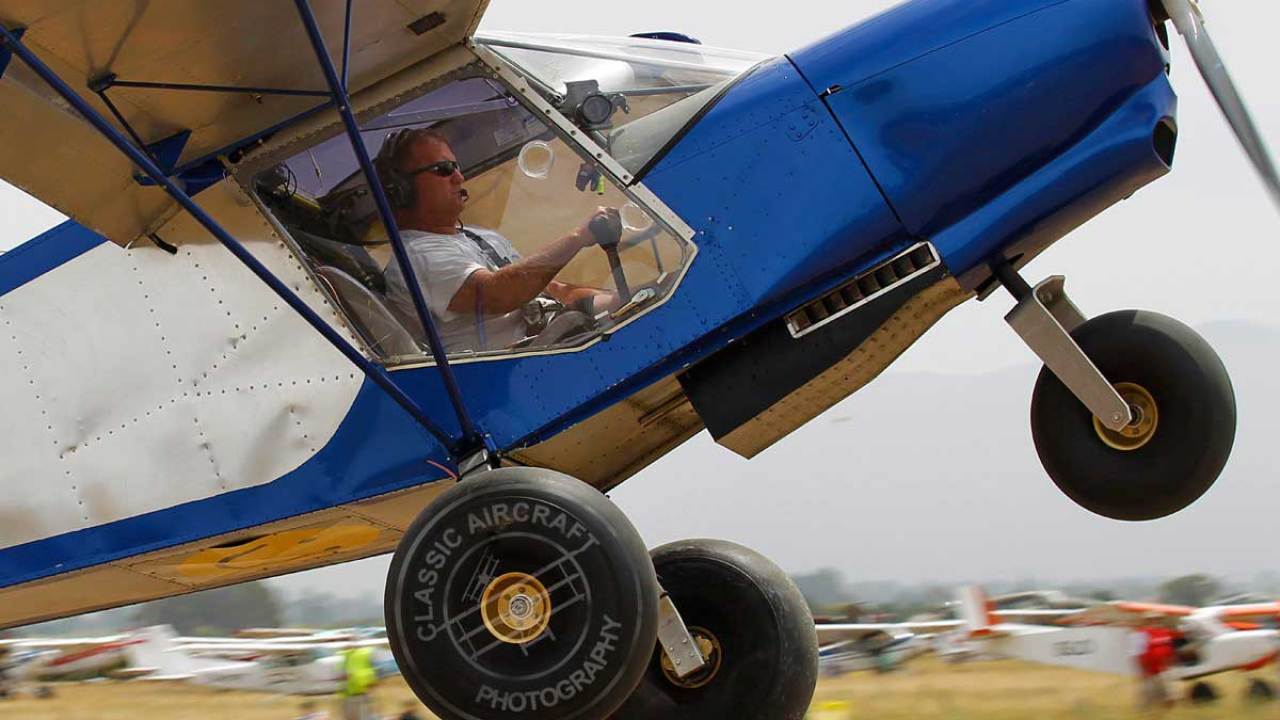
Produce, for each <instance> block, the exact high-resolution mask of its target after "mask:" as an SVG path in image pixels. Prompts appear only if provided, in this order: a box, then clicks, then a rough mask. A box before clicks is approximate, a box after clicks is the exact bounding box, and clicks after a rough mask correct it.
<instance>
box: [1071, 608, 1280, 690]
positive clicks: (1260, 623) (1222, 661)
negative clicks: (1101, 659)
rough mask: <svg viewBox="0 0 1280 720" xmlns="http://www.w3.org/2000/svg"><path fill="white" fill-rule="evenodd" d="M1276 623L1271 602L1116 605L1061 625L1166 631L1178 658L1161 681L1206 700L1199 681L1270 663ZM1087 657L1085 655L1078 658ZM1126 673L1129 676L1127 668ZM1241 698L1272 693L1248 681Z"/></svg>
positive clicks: (1275, 653)
mask: <svg viewBox="0 0 1280 720" xmlns="http://www.w3.org/2000/svg"><path fill="white" fill-rule="evenodd" d="M1277 620H1280V603H1276V602H1265V603H1250V604H1242V605H1214V606H1208V607H1199V608H1197V607H1189V606H1183V605H1167V604H1159V603H1142V602H1128V601H1117V602H1110V603H1106V604H1103V605H1098V606H1096V607H1092V608H1089V609H1088V610H1085V611H1084V612H1082V613H1080V614H1079V615H1076V616H1073V617H1069V618H1065V619H1064V620H1063V622H1065V623H1071V624H1074V625H1078V626H1090V625H1094V626H1107V628H1108V629H1112V630H1114V631H1116V632H1131V631H1128V630H1125V628H1131V627H1134V626H1139V625H1152V624H1160V625H1164V626H1166V627H1168V628H1170V629H1171V630H1173V631H1174V632H1175V638H1176V639H1175V645H1176V646H1177V647H1178V652H1177V653H1176V654H1175V661H1174V664H1173V665H1172V666H1171V667H1170V668H1169V670H1168V671H1167V672H1166V673H1165V677H1166V678H1167V679H1169V680H1176V681H1183V682H1192V683H1194V684H1193V685H1192V686H1191V689H1190V690H1189V693H1188V694H1189V696H1190V697H1191V698H1192V699H1195V700H1211V699H1213V698H1215V697H1217V695H1218V693H1217V691H1216V690H1214V689H1213V688H1212V686H1210V685H1208V684H1207V683H1206V682H1204V678H1207V677H1209V676H1212V675H1217V674H1219V673H1225V672H1231V671H1246V672H1247V671H1250V670H1257V669H1259V668H1262V667H1266V666H1267V665H1271V664H1273V663H1275V662H1276V660H1277V658H1278V657H1280V631H1277V630H1276V627H1275V626H1276V622H1277ZM1080 649H1081V650H1085V649H1092V648H1080ZM1088 656H1089V654H1088V653H1085V654H1084V655H1082V657H1088ZM1086 669H1091V668H1086ZM1130 672H1133V669H1132V663H1131V664H1130ZM1246 693H1247V696H1248V697H1249V698H1252V699H1271V698H1273V697H1275V694H1276V691H1275V687H1274V686H1273V685H1272V683H1269V682H1267V681H1266V680H1263V679H1261V678H1252V679H1251V680H1250V681H1249V685H1248V688H1247V690H1246Z"/></svg>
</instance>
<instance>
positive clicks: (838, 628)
mask: <svg viewBox="0 0 1280 720" xmlns="http://www.w3.org/2000/svg"><path fill="white" fill-rule="evenodd" d="M963 625H964V623H962V622H960V621H959V620H930V621H924V622H904V623H820V624H819V625H818V626H817V629H818V642H819V643H821V644H823V645H827V644H830V643H834V642H845V641H849V640H865V639H867V638H869V637H873V636H876V635H885V636H893V635H901V634H904V633H911V634H914V635H936V634H938V633H944V632H950V631H952V630H956V629H958V628H960V627H962V626H963Z"/></svg>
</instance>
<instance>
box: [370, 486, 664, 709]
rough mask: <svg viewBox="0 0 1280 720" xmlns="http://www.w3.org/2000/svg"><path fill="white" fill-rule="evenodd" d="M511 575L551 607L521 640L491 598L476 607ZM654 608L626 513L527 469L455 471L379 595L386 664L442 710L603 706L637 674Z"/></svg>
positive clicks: (652, 581) (649, 568) (650, 575)
mask: <svg viewBox="0 0 1280 720" xmlns="http://www.w3.org/2000/svg"><path fill="white" fill-rule="evenodd" d="M508 573H524V574H525V575H523V577H528V576H533V577H534V578H536V579H537V581H538V582H537V583H532V584H531V585H532V586H538V587H540V588H541V589H542V590H545V591H546V592H545V595H542V594H540V593H539V592H538V591H532V592H531V593H530V595H531V596H532V597H534V598H543V597H545V600H544V601H541V602H545V603H546V604H549V606H550V607H551V608H552V611H551V612H550V613H549V614H548V615H547V616H546V618H547V619H546V621H545V622H546V624H545V625H542V626H540V628H539V626H534V627H532V628H530V629H529V630H528V632H529V633H530V635H528V639H521V636H520V635H519V634H518V633H516V632H514V631H511V630H510V628H506V627H503V628H502V629H503V630H505V631H507V632H506V633H503V634H500V633H499V631H498V630H495V629H494V626H495V625H497V624H498V623H497V622H494V623H492V624H489V623H487V622H486V617H488V618H490V619H492V618H493V617H495V615H494V614H493V613H492V611H491V610H492V608H494V607H495V603H494V602H493V600H492V598H491V600H490V602H489V603H488V604H487V605H486V608H488V609H489V610H488V611H482V608H481V603H480V599H481V597H484V596H485V595H484V593H487V592H489V591H491V590H492V589H493V588H495V586H500V585H501V583H500V580H498V579H501V578H503V577H504V576H506V575H507V574H508ZM521 587H524V586H521ZM521 592H523V590H521ZM532 606H533V607H538V603H537V602H535V603H533V604H532ZM545 606H546V605H545V604H544V605H543V607H545ZM507 607H514V605H510V604H509V605H508V606H507ZM657 607H658V586H657V580H656V578H655V575H654V571H653V564H652V563H651V562H650V561H649V555H648V553H647V552H646V551H645V547H644V543H643V541H642V540H641V539H640V536H639V534H638V533H637V532H636V531H635V529H634V528H633V527H632V526H631V523H630V522H629V521H628V520H627V518H626V516H625V515H623V514H622V511H621V510H619V509H618V508H617V507H615V506H614V505H613V503H611V502H610V501H609V500H608V499H607V498H606V497H605V496H604V495H602V494H601V493H600V492H599V491H597V490H595V489H594V488H592V487H590V486H588V485H586V484H584V483H582V482H579V481H577V480H574V479H573V478H570V477H568V476H565V475H561V474H559V473H556V472H552V471H549V470H541V469H534V468H504V469H500V470H494V471H492V472H488V473H485V474H484V475H483V476H480V477H476V478H473V479H468V480H464V481H462V482H461V483H459V484H458V485H456V486H454V487H452V488H450V489H449V490H448V491H446V492H445V493H444V494H442V495H441V496H440V497H439V498H438V499H436V500H435V501H434V502H433V503H431V505H429V506H428V507H427V508H426V510H424V511H423V512H422V514H421V515H419V517H418V519H417V520H415V521H414V523H413V525H412V526H411V527H410V528H409V530H408V531H407V532H406V533H405V535H404V538H403V539H402V540H401V542H400V547H399V548H398V549H397V550H396V553H395V555H394V557H393V558H392V561H391V569H390V571H389V573H388V577H387V591H386V599H385V609H386V620H387V632H388V638H389V640H390V645H391V649H392V652H393V653H394V654H395V657H396V662H397V663H398V664H399V666H400V669H401V672H402V674H403V675H404V678H405V680H406V682H408V684H409V687H410V688H412V689H413V691H414V693H415V694H417V696H418V698H419V699H420V700H422V702H423V703H424V704H426V706H427V707H429V708H430V709H431V710H432V712H434V713H436V714H437V715H439V716H440V717H441V718H443V719H444V720H503V719H505V718H528V717H537V718H539V719H540V720H541V719H543V718H546V719H548V720H569V719H572V720H599V719H600V718H604V717H607V716H608V715H609V713H611V712H612V711H613V710H614V709H615V708H617V706H618V705H620V704H621V703H622V702H623V700H625V699H626V697H627V696H628V695H629V694H630V693H631V691H632V689H634V688H635V686H636V683H637V682H639V680H640V676H641V675H642V674H643V673H644V669H645V666H646V664H647V663H648V660H649V655H650V652H651V650H652V648H653V646H654V643H655V642H656V638H657V618H658V610H657ZM504 634H505V637H506V638H507V640H503V639H502V638H503V636H504Z"/></svg>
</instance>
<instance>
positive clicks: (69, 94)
mask: <svg viewBox="0 0 1280 720" xmlns="http://www.w3.org/2000/svg"><path fill="white" fill-rule="evenodd" d="M298 9H299V12H300V14H301V15H302V18H303V21H304V23H306V25H307V32H308V34H309V35H310V36H311V38H312V43H313V45H315V47H316V49H317V52H318V53H319V56H320V59H321V63H322V65H323V66H324V69H325V75H326V77H327V78H328V80H329V85H330V88H331V89H332V91H333V92H332V97H333V99H334V101H335V102H336V103H337V104H338V108H339V110H340V111H341V113H342V117H343V120H344V122H346V123H347V129H348V134H349V135H350V136H351V138H352V146H353V148H354V149H355V152H356V154H357V156H358V157H359V159H360V161H361V166H362V168H363V169H364V171H365V173H366V176H367V177H368V178H369V181H370V182H369V187H370V188H371V189H373V191H374V197H375V198H377V200H378V207H379V210H380V211H381V212H382V214H383V221H384V222H386V223H387V228H388V230H389V231H390V232H389V234H390V235H391V236H392V238H393V239H394V240H393V242H394V244H395V248H396V251H397V259H398V260H399V261H400V263H401V267H402V268H403V269H404V270H405V277H406V278H407V279H408V280H409V283H408V284H409V287H410V288H411V289H412V291H413V297H414V301H415V304H417V306H418V312H419V313H420V315H421V316H422V322H423V326H424V327H425V328H426V329H427V333H428V339H429V341H430V343H431V349H432V353H433V354H434V356H435V359H436V363H437V366H438V367H439V370H440V373H441V374H442V376H443V378H444V381H445V387H446V388H447V389H448V390H449V397H450V400H451V401H452V402H453V405H454V409H455V411H456V412H457V414H458V420H459V423H460V425H461V427H462V430H463V436H462V438H461V441H460V442H458V441H455V440H454V439H453V437H452V436H451V435H450V434H449V433H447V432H446V431H445V430H444V429H443V428H441V427H440V426H439V425H437V424H436V423H435V422H433V421H432V420H431V419H430V418H428V417H427V416H426V414H425V413H424V412H423V411H422V408H421V407H419V406H418V404H417V403H415V402H414V401H413V399H412V398H410V397H409V396H408V395H407V394H405V392H404V391H403V390H402V389H400V387H399V386H398V385H396V384H395V383H394V382H392V380H391V377H390V375H389V374H388V373H387V371H386V370H385V369H384V368H382V367H381V366H380V365H377V364H376V363H373V362H370V361H369V360H368V359H366V358H365V357H364V355H362V354H361V353H360V352H359V351H358V350H356V349H355V348H354V347H353V346H352V345H351V344H350V343H348V342H347V341H346V340H345V339H344V338H343V337H342V336H341V335H340V334H338V332H337V331H336V330H334V329H333V328H332V327H330V326H329V325H328V324H327V323H326V322H325V321H324V320H323V319H321V318H320V316H319V315H317V314H316V313H315V311H313V310H312V309H311V308H310V307H308V306H307V304H306V303H305V302H303V301H302V299H301V298H299V297H298V296H297V295H295V294H294V293H293V292H292V291H291V290H289V288H288V287H287V286H285V284H284V283H282V282H280V280H279V279H278V278H276V277H275V276H274V275H272V274H271V271H270V270H268V269H267V268H266V266H264V265H263V264H262V263H261V262H259V261H258V259H257V258H255V257H254V256H253V254H252V253H250V252H249V251H248V250H246V249H245V248H244V246H243V245H241V244H240V242H239V241H238V240H236V239H235V238H234V237H232V236H231V234H230V233H228V232H227V231H226V230H224V229H223V228H222V226H221V225H219V224H218V223H217V221H216V220H214V219H213V218H212V217H210V216H209V215H208V214H207V213H205V211H204V210H202V209H201V208H200V206H199V205H196V203H195V201H194V200H192V199H191V197H190V196H189V195H187V193H185V192H184V191H183V190H182V189H181V188H180V187H178V186H177V185H176V184H175V183H174V182H173V181H172V180H170V179H169V178H168V177H167V176H166V175H165V174H164V172H163V171H162V170H161V169H160V168H159V167H157V166H156V164H155V162H154V161H153V160H152V159H151V158H150V157H148V156H147V154H146V153H145V152H144V151H143V150H141V149H139V148H138V147H135V146H134V145H133V144H131V143H130V142H129V140H128V139H126V138H125V137H124V135H122V134H121V133H120V132H119V131H118V130H116V129H115V128H114V127H112V125H111V123H109V122H108V121H107V119H106V118H104V117H103V116H102V114H101V113H99V112H98V111H97V110H95V109H94V108H93V107H92V106H90V105H89V104H88V103H87V102H86V101H85V100H84V99H83V98H81V97H80V95H79V94H78V93H76V92H75V91H74V90H72V89H71V87H70V86H69V85H67V84H66V83H65V82H64V81H63V80H62V78H60V77H58V75H57V73H55V72H54V71H53V70H52V69H50V68H49V66H48V65H45V64H44V62H43V61H42V60H40V58H39V57H37V56H36V55H35V53H33V52H32V51H31V50H30V49H29V48H27V47H26V46H25V45H23V44H22V43H21V42H20V41H19V40H18V37H17V34H15V32H14V31H10V30H9V29H8V28H6V27H4V26H3V25H0V46H3V48H4V49H6V50H8V51H9V52H11V53H12V54H13V55H16V56H17V57H19V58H21V59H22V61H23V62H24V63H26V64H27V66H28V67H30V68H31V70H32V71H33V72H35V74H36V75H38V76H39V77H40V78H41V79H42V80H44V81H45V82H46V83H47V84H48V85H49V87H51V88H52V89H53V90H54V91H55V92H57V93H58V95H60V96H61V97H62V99H63V100H65V101H66V102H67V103H68V104H70V105H71V107H73V108H75V110H76V112H78V113H79V114H80V116H81V117H83V118H84V119H85V120H86V121H87V122H88V123H89V124H90V125H92V126H93V127H94V129H96V130H97V131H98V132H99V133H101V134H102V136H103V137H104V138H106V139H107V140H108V141H110V142H111V144H113V145H115V146H116V149H117V150H119V151H120V152H121V153H123V154H124V155H125V157H127V158H129V160H130V161H132V162H133V164H134V165H136V166H138V168H139V169H141V170H142V172H143V173H145V174H146V175H147V176H148V177H149V178H150V179H151V180H152V181H153V182H155V183H156V184H157V185H159V186H160V187H162V188H164V191H165V192H166V193H168V194H169V196H170V197H172V198H173V199H174V201H175V202H177V203H178V204H179V205H180V206H182V208H183V209H184V210H186V211H187V212H188V213H189V214H190V215H191V216H192V217H193V218H195V220H196V221H197V222H199V223H200V225H202V226H203V227H204V228H205V229H206V230H208V231H209V233H210V234H211V235H213V236H214V237H215V238H216V239H217V240H218V241H219V242H220V243H222V244H223V246H225V247H226V248H227V249H228V250H230V251H231V254H233V255H235V256H236V258H237V259H238V260H240V262H241V263H243V264H244V265H245V267H247V268H249V270H250V271H252V272H253V274H254V275H257V276H258V278H259V279H260V280H262V282H264V283H266V285H267V286H268V287H270V288H271V289H272V290H273V291H274V292H275V293H276V294H277V295H279V296H280V298H281V299H282V300H284V302H285V303H287V304H288V305H289V307H291V308H293V310H294V311H295V312H297V313H298V314H299V315H300V316H302V318H303V319H304V320H306V321H307V322H308V323H310V325H311V326H312V327H313V328H315V330H316V331H317V332H319V333H320V334H321V335H322V336H323V337H324V338H325V339H326V340H328V341H329V342H330V344H332V345H333V346H334V347H335V348H337V349H338V351H339V352H341V353H342V354H343V355H345V356H346V358H347V359H348V360H350V361H351V362H352V363H353V364H355V365H356V366H357V367H359V368H360V370H361V371H362V372H364V374H365V376H366V377H368V378H369V379H370V380H372V381H373V383H374V384H376V385H377V386H378V387H380V388H382V390H383V391H385V392H386V393H387V394H388V395H390V396H391V398H392V399H393V400H395V401H396V403H397V404H399V405H400V407H402V408H404V410H405V412H407V413H409V415H410V416H411V417H412V418H413V419H414V420H416V421H417V422H418V423H419V424H420V425H422V427H423V428H425V429H426V430H427V432H429V433H430V434H431V435H432V436H434V437H435V438H436V439H437V440H439V441H440V443H441V444H442V445H444V446H445V447H446V448H448V449H449V450H450V452H451V453H453V454H454V457H463V456H465V455H466V454H469V453H471V452H474V451H475V450H476V449H477V448H479V447H483V445H482V444H481V443H480V440H479V438H480V436H479V434H478V433H477V432H476V430H475V426H474V425H473V424H472V422H471V419H470V417H469V415H468V414H467V411H466V408H465V407H464V406H463V404H462V396H461V392H460V391H459V390H458V385H457V381H456V379H455V378H454V376H453V371H452V369H451V368H450V367H449V364H448V361H447V360H446V358H445V354H444V346H443V344H442V343H441V341H440V336H439V334H438V332H437V331H436V329H435V325H434V324H433V322H432V319H431V316H430V313H428V312H426V311H425V304H424V303H423V302H422V296H421V290H420V289H419V288H418V284H417V282H416V281H414V279H413V278H414V276H413V275H412V269H411V268H410V267H409V264H408V262H407V257H406V256H405V255H404V249H403V246H402V245H401V242H400V236H399V233H398V231H397V230H396V227H395V223H394V222H392V221H390V206H389V205H388V204H387V200H386V195H385V194H384V193H383V192H382V186H381V184H379V183H378V182H376V181H375V180H374V178H375V177H376V176H375V175H374V173H373V171H372V167H371V164H370V163H369V158H368V154H367V153H366V152H365V150H364V144H363V143H362V142H360V141H359V137H360V136H359V134H358V128H356V126H355V121H354V119H353V118H352V116H351V113H350V110H349V109H348V105H349V101H348V99H347V94H346V89H345V88H343V87H341V86H340V85H338V84H337V78H336V77H335V75H334V70H333V64H332V63H331V62H330V61H329V57H328V54H327V52H325V50H324V41H323V39H321V38H320V36H319V34H318V30H317V29H316V24H315V18H314V16H313V15H312V14H311V9H310V7H308V6H307V3H306V0H298Z"/></svg>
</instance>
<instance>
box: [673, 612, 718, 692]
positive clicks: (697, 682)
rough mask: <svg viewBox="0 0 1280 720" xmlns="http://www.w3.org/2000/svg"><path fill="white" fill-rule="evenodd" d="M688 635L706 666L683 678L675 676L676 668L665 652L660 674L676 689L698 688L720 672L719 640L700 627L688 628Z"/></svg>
mask: <svg viewBox="0 0 1280 720" xmlns="http://www.w3.org/2000/svg"><path fill="white" fill-rule="evenodd" d="M689 635H691V636H692V637H693V641H694V642H695V643H697V645H698V652H700V653H702V657H704V658H706V661H707V664H706V665H705V666H703V668H702V669H701V670H698V671H697V672H694V673H693V674H691V675H686V676H684V677H683V678H682V677H680V676H679V675H676V666H675V665H674V664H672V662H671V658H669V657H667V654H666V653H665V652H663V653H661V655H662V673H663V674H664V675H666V676H667V680H668V681H670V682H671V684H673V685H675V686H676V687H682V688H688V689H693V688H700V687H702V686H703V685H706V684H707V683H709V682H711V680H712V678H714V677H715V676H716V673H718V672H720V661H721V659H722V657H723V655H722V652H721V649H720V640H718V639H717V638H716V636H715V635H712V634H711V631H710V630H707V629H705V628H700V627H690V628H689Z"/></svg>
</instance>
